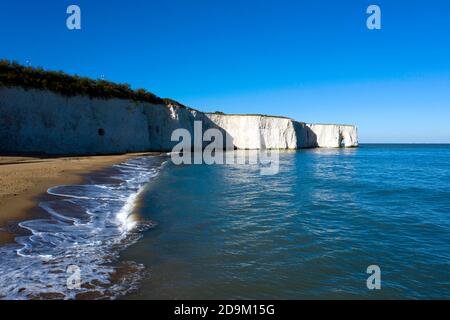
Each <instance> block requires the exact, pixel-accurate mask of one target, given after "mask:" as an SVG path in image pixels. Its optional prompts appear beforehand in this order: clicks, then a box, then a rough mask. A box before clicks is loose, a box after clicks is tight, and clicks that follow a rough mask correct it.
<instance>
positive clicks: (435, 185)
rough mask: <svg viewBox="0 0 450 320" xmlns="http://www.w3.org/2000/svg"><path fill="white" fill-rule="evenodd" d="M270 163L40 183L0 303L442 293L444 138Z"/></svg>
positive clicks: (4, 270) (447, 169) (448, 233)
mask: <svg viewBox="0 0 450 320" xmlns="http://www.w3.org/2000/svg"><path fill="white" fill-rule="evenodd" d="M236 152H237V153H238V154H239V153H242V152H243V151H236ZM279 169H280V171H279V173H278V174H276V175H271V176H263V175H261V174H260V173H261V171H260V166H259V165H257V164H244V165H242V164H240V165H238V164H234V165H206V164H204V165H181V166H176V165H174V164H172V163H171V161H170V158H168V157H164V156H162V157H151V158H139V159H135V160H130V161H128V162H127V163H124V164H121V165H118V166H115V167H114V168H112V169H110V170H106V171H105V172H103V173H101V174H96V175H95V176H92V177H90V182H89V183H88V184H86V185H82V186H58V187H55V188H52V189H50V190H49V195H48V196H47V197H46V198H45V197H44V198H43V199H42V201H41V203H40V207H41V210H44V211H45V214H43V217H42V218H41V219H35V220H32V221H27V222H22V223H21V227H22V228H23V229H24V230H26V231H27V232H25V233H24V234H23V235H20V236H19V237H18V238H17V243H16V244H11V245H8V246H4V247H1V248H0V297H3V298H24V299H25V298H30V297H37V298H42V297H50V298H53V297H64V298H83V297H87V298H122V299H123V298H125V299H136V298H138V299H233V298H242V299H272V298H274V299H304V298H305V299H309V298H323V299H344V298H350V299H383V298H388V299H393V298H401V299H410V298H412V299H425V298H428V299H436V298H447V299H448V298H450V145H362V146H361V147H360V148H357V149H311V150H299V151H296V152H281V153H280V161H279ZM73 265H75V266H79V267H80V275H81V279H82V285H81V288H78V289H72V290H70V289H68V288H67V285H66V281H67V277H68V273H67V270H68V269H67V268H68V267H69V266H73ZM371 265H377V266H379V268H380V270H381V290H369V289H368V288H367V278H368V277H369V276H370V274H368V273H367V272H366V271H367V268H368V267H369V266H371Z"/></svg>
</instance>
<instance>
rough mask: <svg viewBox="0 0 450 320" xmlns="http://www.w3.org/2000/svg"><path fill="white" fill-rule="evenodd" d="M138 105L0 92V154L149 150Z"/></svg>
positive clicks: (19, 90)
mask: <svg viewBox="0 0 450 320" xmlns="http://www.w3.org/2000/svg"><path fill="white" fill-rule="evenodd" d="M143 115H144V106H143V104H135V103H133V102H131V101H123V100H119V99H110V100H102V99H90V98H89V97H87V96H75V97H64V96H61V95H59V94H55V93H53V92H49V91H40V90H34V89H32V90H24V89H22V88H0V151H4V152H5V151H6V152H29V153H33V152H36V153H51V154H107V153H121V152H135V151H142V150H145V149H147V148H148V141H149V136H148V129H147V122H146V118H145V117H144V116H143Z"/></svg>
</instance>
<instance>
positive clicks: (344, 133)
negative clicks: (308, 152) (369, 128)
mask: <svg viewBox="0 0 450 320" xmlns="http://www.w3.org/2000/svg"><path fill="white" fill-rule="evenodd" d="M306 127H307V128H309V129H310V130H309V132H310V134H309V139H308V140H309V141H308V143H307V144H308V145H309V146H310V147H319V148H340V147H347V148H349V147H357V146H358V133H357V129H356V127H355V126H351V125H336V124H306Z"/></svg>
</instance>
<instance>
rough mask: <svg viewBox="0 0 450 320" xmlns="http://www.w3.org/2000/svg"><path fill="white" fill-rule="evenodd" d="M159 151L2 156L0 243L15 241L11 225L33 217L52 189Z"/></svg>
mask: <svg viewBox="0 0 450 320" xmlns="http://www.w3.org/2000/svg"><path fill="white" fill-rule="evenodd" d="M159 154H160V153H159V152H157V153H155V152H146V153H128V154H120V155H99V156H80V157H47V156H43V157H39V156H0V244H5V243H9V242H12V241H13V240H14V237H15V234H14V232H12V231H11V230H10V229H11V228H9V227H8V226H10V225H14V224H17V222H20V221H23V220H28V219H32V218H33V213H32V211H33V210H32V209H33V208H36V207H37V202H36V198H37V197H38V196H39V195H42V194H45V193H46V192H47V190H48V188H50V187H54V186H57V185H67V184H78V183H82V182H83V181H84V179H85V178H84V175H86V174H87V173H92V172H95V171H99V170H102V169H105V168H108V167H110V166H112V165H114V164H117V163H121V162H124V161H126V160H128V159H131V158H135V157H140V156H149V155H159Z"/></svg>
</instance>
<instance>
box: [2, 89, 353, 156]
mask: <svg viewBox="0 0 450 320" xmlns="http://www.w3.org/2000/svg"><path fill="white" fill-rule="evenodd" d="M195 121H201V123H202V131H203V132H205V131H206V130H207V129H210V128H216V129H219V130H220V131H221V132H222V134H223V135H224V137H226V138H227V139H228V140H229V141H230V142H231V144H232V145H231V147H232V148H233V147H235V148H238V149H261V148H266V149H299V148H311V147H355V146H357V145H358V141H357V132H356V128H355V127H354V126H341V125H319V124H305V123H302V122H297V121H294V120H292V119H288V118H282V117H271V116H260V115H223V114H211V113H202V112H199V111H196V110H192V109H187V108H183V107H180V106H178V105H170V104H169V105H168V106H167V105H155V104H150V103H147V102H134V101H129V100H120V99H98V98H92V99H91V98H89V97H87V96H74V97H65V96H62V95H59V94H57V93H53V92H50V91H41V90H35V89H29V90H25V89H22V88H6V87H0V152H13V153H14V152H16V153H47V154H77V155H87V154H110V153H124V152H140V151H171V150H172V148H173V146H174V145H175V144H177V143H178V141H173V142H172V141H171V136H172V133H173V131H174V130H176V129H180V128H181V129H186V130H188V131H189V132H190V133H191V136H192V138H193V137H194V135H193V133H194V123H195ZM208 143H209V142H204V143H203V145H204V146H205V145H207V144H208Z"/></svg>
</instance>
